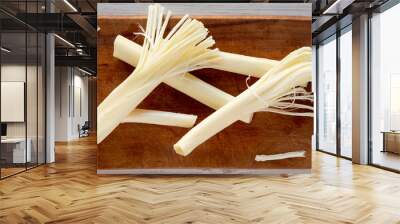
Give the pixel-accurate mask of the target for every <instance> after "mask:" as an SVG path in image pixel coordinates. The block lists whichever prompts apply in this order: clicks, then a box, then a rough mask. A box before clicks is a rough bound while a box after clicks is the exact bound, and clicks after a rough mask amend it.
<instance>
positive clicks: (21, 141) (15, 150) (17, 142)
mask: <svg viewBox="0 0 400 224" xmlns="http://www.w3.org/2000/svg"><path fill="white" fill-rule="evenodd" d="M26 141H27V142H28V144H27V146H28V147H26V152H25V138H5V139H1V145H2V157H3V152H4V154H6V155H7V154H12V157H11V155H10V156H9V157H10V158H9V159H8V161H7V162H10V163H25V162H30V161H31V159H32V154H31V145H32V141H31V139H30V138H27V139H26ZM4 146H5V147H4ZM9 146H13V147H12V148H9ZM3 147H4V148H3ZM25 153H26V154H25ZM3 158H4V157H3ZM11 158H12V161H11ZM25 159H26V160H25ZM6 160H7V158H6Z"/></svg>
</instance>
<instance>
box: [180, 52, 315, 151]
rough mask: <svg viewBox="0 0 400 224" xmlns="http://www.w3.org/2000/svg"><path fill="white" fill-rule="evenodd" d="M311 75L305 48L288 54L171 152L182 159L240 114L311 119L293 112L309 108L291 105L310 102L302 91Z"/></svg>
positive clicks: (188, 134) (303, 114)
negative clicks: (279, 115)
mask: <svg viewBox="0 0 400 224" xmlns="http://www.w3.org/2000/svg"><path fill="white" fill-rule="evenodd" d="M311 73H312V68H311V49H310V48H309V47H304V48H300V49H298V50H296V51H294V52H292V53H290V54H289V55H288V56H286V57H285V58H284V59H283V60H282V61H280V62H279V64H278V65H276V66H275V67H273V68H272V69H271V70H269V71H268V72H267V73H266V74H265V75H264V76H262V77H261V78H260V79H259V80H258V81H257V82H256V83H254V84H253V85H252V86H251V87H249V88H248V89H247V90H246V91H244V92H242V93H241V94H240V95H238V96H237V97H236V98H235V99H234V100H232V101H230V102H228V103H227V104H225V105H224V106H223V107H221V108H220V109H218V110H217V111H215V112H214V113H212V114H211V115H210V116H208V117H207V118H206V119H204V120H203V121H201V122H200V123H199V124H198V125H196V126H195V127H194V128H192V129H191V130H190V131H189V132H188V133H186V134H185V135H184V136H183V137H182V138H181V139H180V140H179V141H178V142H177V143H176V144H175V145H174V149H175V152H176V153H178V154H180V155H183V156H187V155H189V154H190V153H191V152H192V151H193V150H194V149H195V148H196V147H197V146H199V145H200V144H201V143H203V142H204V141H206V140H207V139H209V138H211V137H212V136H214V135H215V134H217V133H218V132H220V131H222V130H223V129H224V128H226V127H228V126H229V125H231V124H232V123H234V122H235V121H237V120H238V118H239V117H240V116H243V115H244V114H251V113H254V112H257V111H269V110H270V109H274V110H270V112H274V113H282V114H288V115H296V116H312V113H311V112H301V113H300V112H297V113H296V112H293V110H295V109H308V110H312V109H313V107H311V106H307V105H302V106H301V107H300V106H298V103H294V101H295V100H298V99H299V98H301V99H303V100H312V94H310V93H308V92H306V91H305V90H304V87H305V86H306V85H307V83H308V82H310V81H311V79H312V75H311ZM299 89H301V90H302V91H299ZM282 104H283V105H282Z"/></svg>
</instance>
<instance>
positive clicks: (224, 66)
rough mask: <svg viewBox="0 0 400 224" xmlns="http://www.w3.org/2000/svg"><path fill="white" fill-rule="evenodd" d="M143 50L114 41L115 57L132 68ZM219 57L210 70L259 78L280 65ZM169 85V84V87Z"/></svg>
mask: <svg viewBox="0 0 400 224" xmlns="http://www.w3.org/2000/svg"><path fill="white" fill-rule="evenodd" d="M141 48H142V46H140V45H139V44H137V43H135V42H134V41H131V40H129V39H127V38H125V37H123V36H121V35H118V36H117V37H116V38H115V40H114V57H116V58H118V59H119V60H121V61H123V62H126V63H128V64H130V65H132V66H136V65H137V62H138V61H139V58H140V52H141ZM218 55H219V58H220V60H218V62H217V63H215V64H212V65H210V68H214V69H218V70H222V71H227V72H233V73H237V74H240V75H246V76H253V77H257V78H260V77H261V76H263V75H264V74H265V73H266V72H267V71H268V70H270V69H271V68H272V67H274V66H275V65H276V64H277V63H278V61H276V60H271V59H266V58H258V57H251V56H246V55H240V54H234V53H228V52H223V51H219V52H218ZM173 79H176V77H174V78H171V80H169V83H173ZM169 83H167V84H168V85H169ZM178 90H180V89H178Z"/></svg>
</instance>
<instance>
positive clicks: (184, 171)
mask: <svg viewBox="0 0 400 224" xmlns="http://www.w3.org/2000/svg"><path fill="white" fill-rule="evenodd" d="M309 173H311V169H98V170H97V174H101V175H126V174H130V175H209V174H212V175H221V174H224V175H237V174H245V175H285V174H309Z"/></svg>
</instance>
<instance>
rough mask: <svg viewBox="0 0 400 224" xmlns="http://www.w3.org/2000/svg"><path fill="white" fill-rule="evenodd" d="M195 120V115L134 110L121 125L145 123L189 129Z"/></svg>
mask: <svg viewBox="0 0 400 224" xmlns="http://www.w3.org/2000/svg"><path fill="white" fill-rule="evenodd" d="M196 119H197V116H196V115H189V114H181V113H172V112H164V111H157V110H143V109H136V110H133V111H132V112H131V113H130V114H129V115H128V116H127V117H126V118H125V119H124V120H123V121H122V123H145V124H157V125H166V126H175V127H183V128H191V127H193V125H194V124H195V123H196Z"/></svg>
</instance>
